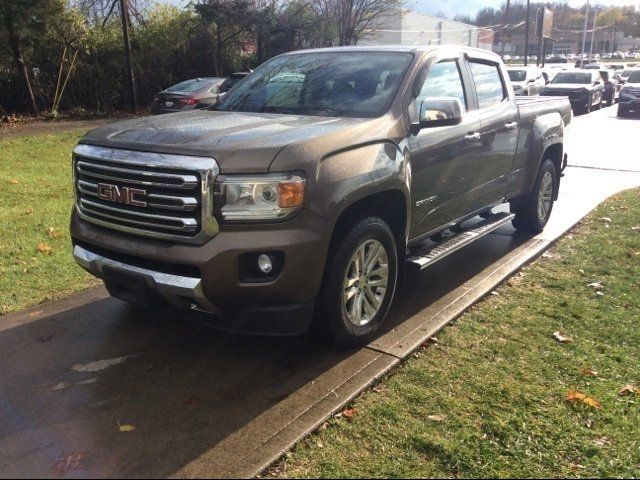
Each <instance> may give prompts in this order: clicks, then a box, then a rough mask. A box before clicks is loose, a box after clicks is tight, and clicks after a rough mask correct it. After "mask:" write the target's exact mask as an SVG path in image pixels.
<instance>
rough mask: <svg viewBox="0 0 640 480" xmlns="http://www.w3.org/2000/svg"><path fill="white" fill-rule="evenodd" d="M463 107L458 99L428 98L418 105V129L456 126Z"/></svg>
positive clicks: (460, 119)
mask: <svg viewBox="0 0 640 480" xmlns="http://www.w3.org/2000/svg"><path fill="white" fill-rule="evenodd" d="M463 110H464V107H463V106H462V102H461V101H460V100H459V99H458V98H454V97H441V98H428V99H426V100H424V101H423V102H422V103H421V104H420V121H419V126H420V128H430V127H444V126H450V125H458V124H459V123H460V122H462V112H463Z"/></svg>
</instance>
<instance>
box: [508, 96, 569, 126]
mask: <svg viewBox="0 0 640 480" xmlns="http://www.w3.org/2000/svg"><path fill="white" fill-rule="evenodd" d="M516 104H517V105H518V108H519V109H520V118H528V117H530V116H532V115H533V116H534V117H538V116H540V115H544V114H545V113H553V112H560V114H561V115H562V119H563V121H564V125H565V126H567V125H569V124H570V123H571V119H572V118H573V112H572V110H571V103H570V102H569V99H568V98H565V97H555V98H554V97H516Z"/></svg>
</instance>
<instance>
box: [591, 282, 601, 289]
mask: <svg viewBox="0 0 640 480" xmlns="http://www.w3.org/2000/svg"><path fill="white" fill-rule="evenodd" d="M587 286H588V287H591V288H593V289H594V290H602V289H603V288H604V287H603V286H602V284H601V283H600V282H593V283H590V284H589V285H587Z"/></svg>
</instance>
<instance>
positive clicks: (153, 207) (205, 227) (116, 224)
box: [73, 144, 219, 243]
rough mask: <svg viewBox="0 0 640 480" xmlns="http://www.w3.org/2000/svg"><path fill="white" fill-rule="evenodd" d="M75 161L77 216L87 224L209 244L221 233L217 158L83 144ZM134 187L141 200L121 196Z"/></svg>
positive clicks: (75, 156)
mask: <svg viewBox="0 0 640 480" xmlns="http://www.w3.org/2000/svg"><path fill="white" fill-rule="evenodd" d="M73 162H74V168H73V173H74V183H75V188H76V212H77V214H78V216H79V217H80V218H81V219H83V220H85V221H88V222H91V223H94V224H96V225H100V226H102V227H106V228H110V229H112V230H119V231H122V232H126V233H131V234H136V235H142V236H147V237H153V238H158V239H172V240H177V241H181V242H184V243H203V242H204V241H206V240H207V239H209V238H211V237H213V236H214V235H216V234H217V233H218V224H217V222H216V221H215V218H214V216H213V185H214V182H215V178H216V176H217V175H218V173H219V169H218V165H217V163H216V161H215V160H214V159H213V158H210V157H195V156H185V155H170V154H160V153H151V152H137V151H131V150H122V149H114V148H105V147H97V146H92V145H84V144H80V145H78V146H77V147H76V148H75V149H74V156H73ZM110 189H111V190H110ZM134 189H135V193H134V194H135V197H126V196H125V197H123V196H122V195H121V194H122V192H125V193H127V192H131V191H134ZM109 191H114V192H117V195H114V196H109V195H108V194H105V192H109ZM123 198H125V200H123ZM126 198H128V200H126ZM132 198H133V199H135V201H132Z"/></svg>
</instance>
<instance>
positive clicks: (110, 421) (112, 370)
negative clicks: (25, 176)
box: [0, 108, 640, 478]
mask: <svg viewBox="0 0 640 480" xmlns="http://www.w3.org/2000/svg"><path fill="white" fill-rule="evenodd" d="M638 125H640V119H638V120H619V119H617V118H615V109H614V108H609V109H604V110H602V111H599V112H595V113H593V114H591V115H588V116H582V117H578V118H576V119H575V120H574V123H573V125H572V126H571V127H570V130H571V131H570V134H571V140H570V145H569V149H570V150H569V151H570V165H571V166H570V167H569V168H568V169H567V170H566V175H565V178H564V179H563V185H562V188H561V198H560V201H559V202H558V203H557V204H556V208H555V210H554V213H553V215H552V220H551V223H550V225H549V227H548V229H547V230H546V231H545V232H544V233H543V234H542V235H540V236H539V237H536V238H533V239H531V238H528V237H524V236H521V235H518V234H516V233H515V231H514V230H513V229H512V228H511V227H505V228H502V229H501V230H499V231H497V232H495V233H494V234H491V235H489V236H487V237H486V238H484V239H483V240H481V241H479V242H476V244H474V245H471V246H470V247H468V248H466V249H465V250H463V251H460V252H457V253H456V254H454V255H452V256H451V257H449V258H447V259H445V260H443V261H442V262H440V263H439V264H436V265H435V266H434V267H432V268H431V269H429V270H427V271H425V272H423V273H421V274H419V275H415V276H413V277H411V278H410V279H409V281H408V282H407V284H406V285H405V286H404V288H403V289H402V291H401V292H400V295H399V297H398V299H397V301H396V302H395V303H394V306H393V308H392V312H391V315H390V319H389V325H388V327H387V330H386V331H385V333H384V334H383V335H381V336H380V338H378V339H377V340H376V341H374V342H373V343H372V344H371V345H370V346H369V347H368V348H364V349H361V350H357V351H352V352H335V351H327V350H326V349H325V348H323V347H322V346H321V345H319V344H318V343H316V342H315V341H314V340H313V339H312V338H294V339H292V338H285V339H274V338H251V337H243V336H237V335H230V334H226V333H221V332H218V331H215V330H212V329H210V328H209V327H208V326H206V324H203V323H201V322H203V321H206V319H205V318H203V317H199V316H196V314H185V313H183V312H176V311H164V312H161V313H158V314H155V315H147V314H142V313H140V312H138V311H136V310H135V309H133V308H131V307H128V306H127V305H125V304H123V303H121V302H119V301H117V300H113V299H110V298H107V297H106V294H105V292H104V291H103V290H102V289H94V290H91V291H88V292H84V293H82V294H80V295H77V296H74V297H70V298H68V299H65V300H62V301H59V302H54V303H52V304H50V305H46V306H39V307H35V308H33V309H30V310H28V311H26V312H21V313H18V314H12V315H8V316H5V317H2V319H1V320H0V352H2V356H3V359H2V362H1V363H0V477H20V478H23V477H42V476H62V477H69V478H76V477H118V478H122V477H125V478H126V477H142V476H144V477H166V476H176V477H190V476H203V475H205V476H213V477H217V476H245V475H252V474H255V473H256V471H258V470H259V469H260V468H262V467H264V466H266V465H267V464H268V463H269V462H270V461H271V460H273V459H274V458H276V457H277V456H278V455H279V454H281V453H283V452H284V451H285V450H286V449H287V448H288V447H289V446H290V445H291V444H292V443H293V442H295V441H296V440H298V439H299V438H300V437H301V436H302V435H304V434H306V433H308V432H309V431H311V430H313V429H314V428H315V427H317V426H318V425H319V424H321V423H322V422H323V421H324V419H325V418H326V417H327V416H328V415H329V414H331V412H333V411H335V410H336V409H338V408H341V406H342V405H344V403H345V402H346V401H347V400H348V399H350V398H352V397H353V396H354V395H356V394H357V393H358V392H359V391H360V390H361V389H362V388H364V387H366V386H367V385H368V384H369V383H370V382H371V381H372V379H374V378H376V377H379V376H380V375H382V374H384V373H385V372H387V371H388V370H389V369H390V368H392V367H393V366H394V365H396V364H397V363H398V362H399V361H400V359H402V358H404V357H405V356H406V355H408V354H409V353H410V352H411V350H412V349H413V348H414V347H415V346H416V345H419V344H420V343H421V342H422V341H424V339H425V338H426V336H428V335H429V334H432V333H433V332H435V331H436V330H437V329H439V328H441V327H442V326H443V325H444V324H446V323H447V322H448V321H450V320H451V319H452V318H454V317H455V316H457V315H458V314H460V313H461V312H462V311H463V310H464V309H465V308H467V307H468V306H469V305H470V304H471V303H473V302H474V301H476V300H478V299H479V298H481V297H482V296H483V295H484V294H486V293H487V292H488V291H490V289H491V288H493V287H494V286H495V285H496V284H497V283H499V282H500V281H501V280H502V279H504V278H505V276H506V275H508V274H510V273H512V272H513V271H514V270H515V269H517V268H518V267H519V266H520V265H521V264H522V263H523V262H524V261H527V260H529V259H531V258H532V257H534V256H535V255H538V254H539V253H540V252H541V251H542V250H543V249H544V248H547V247H548V245H549V242H551V241H553V240H555V239H556V238H557V237H558V236H559V235H560V234H562V233H563V232H564V231H565V230H566V229H567V228H569V227H571V226H572V225H573V224H575V223H576V222H577V221H578V220H579V219H580V218H582V216H584V215H585V214H586V213H587V212H588V211H589V210H591V209H592V208H593V207H595V206H596V205H597V204H598V203H599V202H600V201H602V200H603V199H604V198H606V197H607V196H609V195H611V194H612V193H614V192H616V191H619V190H621V189H624V188H630V187H632V186H638V185H640V156H639V155H637V154H632V153H631V152H637V150H638V143H637V139H636V137H635V135H636V134H637V131H638ZM123 430H124V431H123Z"/></svg>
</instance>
